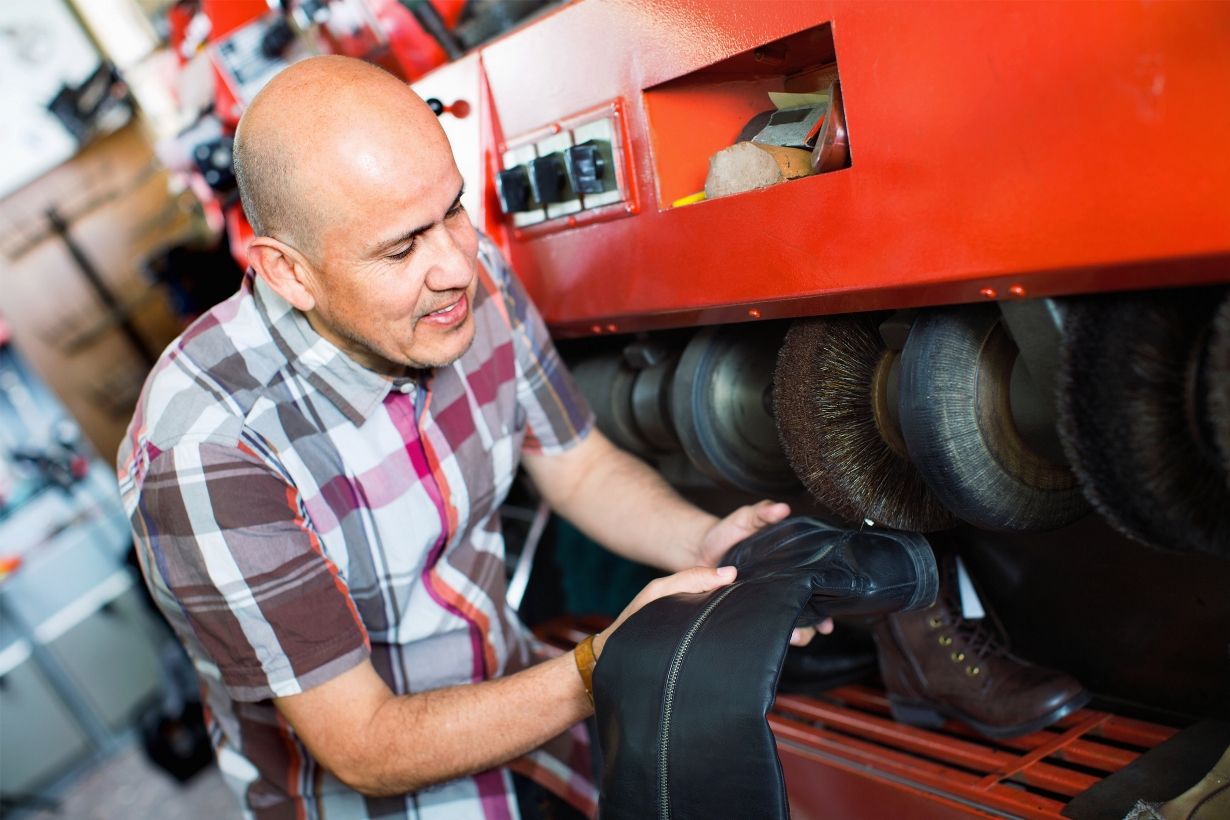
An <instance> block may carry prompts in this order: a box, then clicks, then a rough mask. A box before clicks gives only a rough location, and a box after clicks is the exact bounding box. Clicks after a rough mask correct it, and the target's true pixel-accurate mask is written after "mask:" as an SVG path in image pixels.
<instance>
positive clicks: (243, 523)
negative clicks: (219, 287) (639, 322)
mask: <svg viewBox="0 0 1230 820" xmlns="http://www.w3.org/2000/svg"><path fill="white" fill-rule="evenodd" d="M235 166H236V175H237V177H238V179H239V183H240V191H241V195H242V197H243V203H244V208H245V211H246V213H247V215H248V217H249V219H250V221H251V222H252V225H253V228H254V229H255V232H256V234H257V238H256V239H254V240H253V241H252V244H251V246H250V248H249V259H250V261H251V267H252V271H250V272H249V275H248V277H247V278H246V279H245V282H244V284H243V286H242V288H241V290H240V292H239V293H238V294H236V295H235V296H234V297H232V298H231V299H229V300H228V301H226V302H224V303H222V304H221V305H219V306H218V307H217V308H215V309H214V310H212V311H210V312H209V313H208V314H206V315H205V316H204V317H202V318H201V319H200V320H199V321H197V322H196V323H194V324H193V325H192V327H190V328H189V329H188V330H187V331H186V332H185V333H184V334H183V336H182V337H181V338H180V339H179V340H177V341H176V342H175V343H174V344H172V345H171V346H170V347H169V348H168V349H167V351H166V352H165V353H164V354H163V356H162V358H161V360H160V361H159V363H158V365H157V366H156V368H155V370H154V372H153V373H152V374H151V376H150V378H149V381H148V383H147V384H146V387H145V390H144V392H143V394H142V398H141V401H140V404H139V407H138V409H137V412H136V414H135V416H134V419H133V423H132V426H131V428H130V430H129V435H128V437H127V438H126V441H125V443H124V445H123V446H122V448H121V451H120V456H119V475H120V482H121V489H122V493H123V496H124V500H125V503H126V506H127V509H128V511H129V513H130V515H131V517H132V526H133V531H134V534H135V537H136V541H137V545H138V553H139V556H140V559H141V564H142V569H143V571H144V573H145V575H146V578H147V581H148V583H149V585H150V587H151V589H152V591H153V593H154V597H155V600H156V601H157V602H158V604H159V607H160V608H161V609H162V610H163V612H164V613H165V614H166V616H167V618H168V619H169V621H170V622H171V624H172V626H173V627H174V629H175V632H176V634H177V635H178V637H179V638H180V639H181V640H182V641H183V643H184V645H185V647H186V648H187V650H188V652H189V655H190V656H191V658H192V660H193V662H194V664H195V666H196V669H197V671H198V673H199V675H200V678H201V682H202V687H203V692H204V698H205V704H206V706H207V708H208V713H209V718H210V724H211V731H212V737H213V740H214V745H215V748H216V749H217V752H218V759H219V763H220V766H221V769H222V771H223V773H224V775H225V776H226V777H227V778H228V780H229V781H230V782H231V783H232V784H233V785H234V786H235V787H236V788H237V789H238V790H239V792H240V795H241V798H242V800H243V803H244V805H245V808H246V810H247V811H249V812H251V813H253V814H255V815H256V816H261V817H284V816H285V817H292V816H298V817H313V816H317V815H319V816H327V817H347V818H352V817H376V816H379V817H448V818H454V817H490V818H494V817H509V816H515V815H516V812H517V808H516V801H515V798H514V796H513V791H512V786H511V782H512V780H511V776H510V774H509V771H508V770H507V769H505V768H501V767H502V766H503V765H504V764H507V763H509V762H510V761H517V763H515V764H514V765H515V766H516V768H517V769H518V770H519V771H522V772H528V773H530V774H532V775H533V776H534V777H535V778H536V779H537V780H539V781H540V782H543V783H545V784H548V785H549V786H551V787H552V788H553V789H554V790H556V791H557V792H559V793H561V794H564V795H566V796H567V797H568V798H569V799H570V800H571V801H572V802H573V803H574V804H576V805H578V806H581V807H583V808H588V807H590V806H592V801H593V792H592V786H591V785H590V784H589V783H588V781H587V779H586V777H585V776H584V775H585V773H586V772H587V771H588V766H589V761H588V757H587V755H586V753H585V752H584V751H583V747H582V746H579V745H573V744H571V741H577V742H579V743H581V744H583V742H584V738H583V732H582V731H580V730H576V729H572V732H573V734H571V735H569V734H567V733H569V731H570V728H571V727H575V725H576V724H577V723H578V722H579V721H582V720H583V719H584V718H585V717H587V716H588V715H589V714H590V712H591V710H592V707H591V702H590V700H589V698H588V697H587V692H586V689H585V686H584V684H583V681H582V676H581V674H580V672H579V670H578V666H577V663H576V659H574V657H573V655H572V654H571V653H569V654H565V655H563V656H560V657H556V658H553V659H550V660H546V661H545V662H540V663H537V664H535V663H534V661H535V660H536V658H535V656H534V646H533V644H532V641H531V640H530V638H529V637H528V636H527V634H526V632H525V630H524V627H523V626H522V625H521V624H520V623H519V622H518V621H517V619H516V616H515V614H514V613H513V612H512V611H511V610H510V608H509V607H508V606H507V605H506V603H505V601H504V575H503V573H504V569H503V566H504V565H503V542H502V539H501V536H500V532H499V522H498V517H497V509H498V506H499V504H500V503H501V501H502V500H503V498H504V496H505V495H506V494H507V491H508V488H509V485H510V483H511V481H512V480H513V476H514V473H515V471H516V468H517V464H518V461H519V462H520V464H521V465H522V466H524V467H525V469H526V472H527V473H528V474H529V476H530V477H531V478H532V480H533V481H534V483H535V484H536V485H537V487H538V489H539V491H540V492H541V493H542V495H543V497H544V498H545V499H546V500H547V501H548V502H549V503H550V504H551V506H552V507H553V508H554V509H555V511H557V512H558V513H560V514H561V515H564V516H566V517H567V518H569V519H570V520H571V521H573V522H574V523H575V524H577V525H578V526H579V527H580V528H581V529H582V530H583V531H585V532H586V533H588V534H589V535H591V536H592V537H594V538H595V539H596V540H598V541H600V542H601V543H603V544H605V545H606V546H607V547H609V548H611V549H612V550H614V551H615V552H617V553H619V554H621V555H623V556H626V557H628V558H631V559H634V560H637V561H642V562H644V563H648V564H652V565H654V566H657V567H660V568H662V569H665V570H668V571H671V572H675V573H676V574H675V575H671V576H668V577H666V578H663V579H660V580H658V581H655V582H653V583H652V584H650V585H649V586H648V587H646V589H645V590H644V591H643V592H641V593H640V595H638V596H637V598H636V600H635V601H633V603H632V604H631V605H629V607H628V609H627V610H626V611H625V612H624V613H623V614H622V615H621V616H620V619H618V620H617V621H616V624H615V625H613V626H612V627H611V628H610V629H608V630H606V631H604V632H603V633H601V634H600V635H598V636H596V637H595V639H594V641H593V649H594V652H595V654H596V655H598V656H600V655H601V650H602V646H603V643H604V642H605V640H606V638H607V637H608V636H609V635H610V633H611V631H612V630H613V629H615V628H617V626H618V624H619V623H620V622H622V619H623V618H626V617H627V616H628V615H629V614H631V612H633V611H635V610H636V609H638V608H639V607H640V606H642V605H644V604H645V603H647V602H648V601H650V600H652V599H654V598H656V597H659V596H662V595H668V594H672V593H676V592H685V591H695V592H699V591H705V590H709V589H713V588H715V587H717V586H720V585H722V584H726V583H729V582H730V580H731V579H732V578H733V575H734V572H733V569H731V568H727V569H723V570H717V569H713V567H714V566H715V565H716V563H717V562H718V560H719V559H720V557H721V556H722V554H723V553H724V552H725V551H726V549H727V548H728V547H729V546H730V545H731V544H733V543H734V542H736V541H737V540H739V539H740V538H742V537H744V536H746V535H747V534H749V533H750V532H752V531H754V530H755V529H757V528H759V527H761V526H764V525H765V524H767V523H770V522H773V521H777V520H780V519H782V518H783V517H785V516H786V515H787V514H788V512H789V510H788V508H787V507H786V506H785V505H784V504H772V503H769V502H762V503H761V504H758V505H755V506H752V507H745V508H742V509H740V510H738V511H737V512H735V513H734V514H732V515H730V516H729V517H727V518H726V519H724V520H721V521H719V520H717V519H716V518H714V517H712V516H710V515H708V514H707V513H704V512H702V511H701V510H699V509H697V508H695V507H693V506H691V505H690V504H688V503H686V502H685V501H683V500H682V499H681V498H680V497H679V496H677V495H676V494H675V493H674V492H673V491H672V490H671V489H670V488H669V487H668V486H667V485H666V484H665V483H664V482H663V481H662V480H661V479H660V478H659V477H657V476H656V475H655V474H654V473H653V472H652V471H650V470H649V469H648V468H647V467H646V466H645V465H644V464H643V463H642V462H640V461H637V460H636V459H634V458H632V457H630V456H628V455H626V454H624V453H622V452H620V451H618V450H616V449H615V448H614V447H613V446H612V445H611V444H610V443H609V442H608V441H607V440H606V439H605V438H604V437H603V436H602V435H601V434H600V433H599V432H597V431H596V430H594V429H592V426H591V425H592V420H591V415H590V413H589V410H588V408H587V407H586V406H585V404H584V401H583V399H582V398H581V397H580V395H579V394H578V393H577V390H576V387H575V385H574V384H573V382H572V379H571V377H570V376H569V374H568V373H567V372H566V370H565V369H564V368H563V366H562V365H561V364H560V362H559V359H558V356H557V354H556V353H555V351H554V348H553V347H552V346H551V343H550V340H549V338H548V337H547V334H546V330H545V328H544V326H543V324H542V320H541V318H540V317H539V316H538V314H537V313H536V311H535V310H534V308H533V306H532V305H531V304H530V302H529V301H528V299H527V297H526V296H525V294H524V292H523V291H522V289H521V286H520V284H519V283H518V282H517V280H516V279H515V277H513V276H512V275H511V273H510V272H509V271H508V269H507V268H506V266H505V265H504V264H503V263H502V261H501V260H500V259H499V257H498V254H497V253H496V252H495V251H494V249H493V248H492V247H491V246H490V244H489V243H487V242H486V241H485V240H483V239H482V238H480V237H479V235H478V234H477V232H476V231H475V229H474V227H473V226H472V225H471V223H470V220H469V218H468V216H467V215H466V213H465V211H464V210H463V209H462V206H461V192H462V179H461V175H460V173H459V172H458V170H457V167H456V164H455V163H454V161H453V158H452V154H451V151H450V148H449V145H448V142H447V139H446V137H445V136H444V133H443V131H442V130H441V129H440V126H439V124H438V123H437V121H436V117H435V116H434V115H433V114H432V112H431V111H430V109H428V108H427V106H426V105H425V104H424V103H423V102H422V101H421V100H420V99H419V98H418V97H417V96H415V95H414V93H413V92H412V91H411V90H410V89H409V88H408V87H406V86H405V85H404V84H402V83H401V82H399V81H398V80H396V79H395V78H393V77H392V76H390V75H388V74H386V73H384V72H382V71H380V70H379V69H376V68H374V67H372V66H369V65H367V64H365V63H362V62H358V61H352V60H348V59H345V58H338V57H320V58H314V59H311V60H308V61H305V62H301V63H298V64H295V65H293V66H292V67H290V68H288V69H286V70H285V71H283V72H282V73H281V74H279V75H278V76H277V77H275V78H274V79H273V80H272V81H271V82H270V83H269V85H268V86H267V87H266V88H265V89H264V90H263V91H262V92H261V94H260V95H259V96H258V97H257V98H256V100H255V101H254V102H253V103H252V105H251V106H250V107H249V109H248V111H247V112H246V113H245V115H244V117H243V121H242V122H241V123H240V127H239V131H238V133H237V135H236V143H235ZM806 637H807V636H806V635H804V636H802V639H805V638H806ZM560 735H564V738H563V740H556V741H554V742H553V743H552V744H550V747H549V750H544V749H540V748H539V747H542V746H543V744H545V743H548V741H551V740H552V739H553V738H557V736H560ZM534 750H538V751H534ZM530 753H532V754H530ZM527 754H529V755H530V756H529V757H526V755H527Z"/></svg>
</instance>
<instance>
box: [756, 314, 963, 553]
mask: <svg viewBox="0 0 1230 820" xmlns="http://www.w3.org/2000/svg"><path fill="white" fill-rule="evenodd" d="M884 318H885V316H884V315H883V314H856V315H847V316H825V317H819V318H814V319H801V320H799V321H796V322H795V323H794V325H793V326H792V327H791V328H790V332H789V333H787V334H786V341H785V344H784V345H783V346H782V349H781V351H780V352H779V353H778V357H777V370H776V373H775V374H774V378H773V383H774V392H773V398H774V406H775V413H776V416H777V425H778V433H779V435H780V436H781V441H782V448H783V449H784V450H785V451H786V456H787V458H788V459H789V461H790V464H791V466H792V467H793V468H794V471H795V474H796V475H798V477H799V479H800V480H801V481H802V482H803V485H804V486H805V487H807V489H808V490H809V491H810V492H811V493H812V495H814V496H815V497H816V499H817V500H819V501H820V502H821V503H822V504H824V505H825V506H826V507H828V508H829V509H831V510H832V511H833V512H834V513H835V514H836V515H837V516H839V517H840V518H843V519H845V521H846V522H847V523H851V524H853V523H856V522H861V521H862V520H863V519H865V518H869V519H871V520H872V521H875V522H876V523H878V524H883V525H885V526H889V527H894V528H897V529H904V530H916V531H921V532H931V531H935V530H940V529H945V528H947V527H951V526H953V525H954V524H955V523H956V519H955V518H954V517H953V515H952V514H951V513H950V512H949V511H948V510H946V509H945V508H944V506H943V505H942V504H941V503H940V502H939V501H938V500H937V499H936V497H935V495H934V494H933V493H932V492H931V490H930V489H929V488H928V487H927V485H926V483H925V482H924V481H923V479H922V477H921V476H920V475H919V474H918V471H917V470H915V469H914V467H913V466H912V465H911V464H910V461H909V457H908V455H907V454H906V451H905V443H904V442H903V441H902V440H901V435H900V433H899V431H898V429H897V422H896V420H895V419H894V418H893V417H892V412H891V408H890V406H889V405H890V403H891V402H890V399H889V393H890V392H891V391H890V390H889V382H890V380H891V377H892V376H893V375H894V374H893V372H892V371H893V367H894V359H895V358H896V354H895V353H894V352H892V351H890V350H889V349H888V347H887V346H886V345H885V343H884V341H883V339H882V338H881V337H880V332H879V325H880V322H881V321H882V320H883V319H884Z"/></svg>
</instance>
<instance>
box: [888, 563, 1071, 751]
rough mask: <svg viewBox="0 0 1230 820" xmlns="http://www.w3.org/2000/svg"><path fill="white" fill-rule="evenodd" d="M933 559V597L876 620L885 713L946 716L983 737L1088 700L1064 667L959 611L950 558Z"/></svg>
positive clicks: (939, 720)
mask: <svg viewBox="0 0 1230 820" xmlns="http://www.w3.org/2000/svg"><path fill="white" fill-rule="evenodd" d="M940 567H941V582H940V594H939V598H938V599H937V600H936V602H935V604H934V605H932V606H931V607H930V608H928V609H924V610H920V611H916V612H909V613H897V614H894V615H890V616H888V617H887V618H885V619H884V620H883V621H882V622H881V623H880V624H879V625H878V626H877V627H876V631H875V637H876V643H877V645H878V647H879V653H880V676H881V677H882V678H883V679H884V687H885V689H887V690H888V698H889V702H890V704H891V705H892V712H893V717H895V718H896V719H897V720H898V721H900V722H902V723H908V724H910V725H913V726H926V727H930V728H936V727H939V726H941V725H942V724H943V723H944V721H945V719H947V718H953V719H955V720H959V721H961V722H962V723H965V724H968V725H969V726H971V727H972V728H974V729H975V730H977V731H978V732H979V733H980V734H983V735H986V736H987V737H991V738H1010V737H1016V736H1018V735H1023V734H1028V733H1029V732H1035V731H1037V730H1039V729H1042V728H1045V727H1046V726H1049V725H1051V724H1052V723H1054V722H1055V721H1057V720H1059V719H1060V718H1062V717H1064V716H1065V715H1068V714H1070V713H1072V712H1074V711H1076V710H1077V709H1079V708H1081V707H1082V706H1084V705H1085V704H1086V703H1088V702H1089V693H1088V692H1086V691H1085V689H1084V687H1082V686H1081V684H1080V683H1079V682H1078V681H1077V680H1076V679H1075V678H1073V677H1072V676H1071V675H1068V674H1066V673H1064V672H1059V671H1057V670H1054V669H1047V668H1046V667H1043V666H1037V665H1036V664H1032V663H1030V662H1029V661H1027V660H1024V659H1023V658H1019V657H1017V656H1016V655H1013V654H1012V653H1011V652H1009V651H1008V649H1007V647H1006V646H1005V645H1004V642H1003V641H1002V640H1001V639H1000V637H999V635H998V634H997V633H996V631H995V630H994V628H993V626H992V624H991V623H989V621H990V619H989V618H984V619H979V620H967V619H966V618H964V617H962V614H961V601H960V593H959V592H958V587H957V577H956V576H957V571H956V560H955V558H953V557H951V556H944V557H942V558H941V559H940Z"/></svg>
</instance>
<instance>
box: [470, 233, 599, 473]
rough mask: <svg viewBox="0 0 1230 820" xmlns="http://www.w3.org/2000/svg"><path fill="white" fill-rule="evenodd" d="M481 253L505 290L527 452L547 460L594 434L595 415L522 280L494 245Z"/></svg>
mask: <svg viewBox="0 0 1230 820" xmlns="http://www.w3.org/2000/svg"><path fill="white" fill-rule="evenodd" d="M481 254H482V259H483V263H484V265H485V266H486V267H487V270H488V271H489V272H490V273H491V276H492V277H493V279H494V280H495V282H496V285H497V287H499V289H500V294H501V296H502V297H503V299H504V303H505V305H506V307H507V316H508V322H509V325H510V327H511V330H512V333H513V344H514V347H515V349H516V356H517V402H518V404H519V405H520V407H521V411H522V412H523V413H524V414H525V419H526V436H525V442H524V444H523V445H522V450H523V451H525V452H528V453H543V454H546V455H550V454H552V453H559V452H563V451H565V450H568V449H570V448H572V447H573V446H574V445H576V444H578V443H579V442H580V441H581V440H583V439H584V438H585V437H586V436H587V435H588V434H589V430H590V428H591V427H592V426H593V424H594V415H593V412H592V411H591V410H590V407H589V403H588V402H587V401H586V400H585V396H584V395H583V394H582V393H581V390H580V388H579V387H577V383H576V380H575V379H574V378H573V377H572V373H570V372H569V371H568V368H567V367H566V366H565V365H564V363H563V361H562V360H561V359H560V356H559V352H558V351H557V350H556V349H555V344H554V343H553V342H552V341H551V335H550V334H549V333H548V332H547V326H546V323H545V322H544V321H543V319H542V315H541V314H539V312H538V308H537V307H535V306H534V303H533V301H531V300H530V297H529V294H528V293H526V291H525V287H524V286H523V285H522V284H521V280H520V279H518V278H517V275H516V274H515V273H514V272H513V270H512V268H510V267H509V265H508V263H507V262H505V261H504V259H503V258H502V257H501V256H500V254H499V252H498V251H497V250H496V249H495V247H494V245H492V244H491V243H490V241H488V240H485V239H484V241H483V243H482V245H481Z"/></svg>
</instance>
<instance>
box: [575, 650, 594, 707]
mask: <svg viewBox="0 0 1230 820" xmlns="http://www.w3.org/2000/svg"><path fill="white" fill-rule="evenodd" d="M572 657H573V658H574V659H575V660H576V662H577V671H578V672H580V673H581V683H583V684H585V694H586V695H587V696H588V697H589V703H590V705H591V706H592V705H593V703H594V667H595V666H597V665H598V656H597V655H595V654H594V636H593V635H590V636H589V637H587V638H586V639H585V640H583V641H581V642H580V643H579V644H577V648H576V649H574V650H572Z"/></svg>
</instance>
